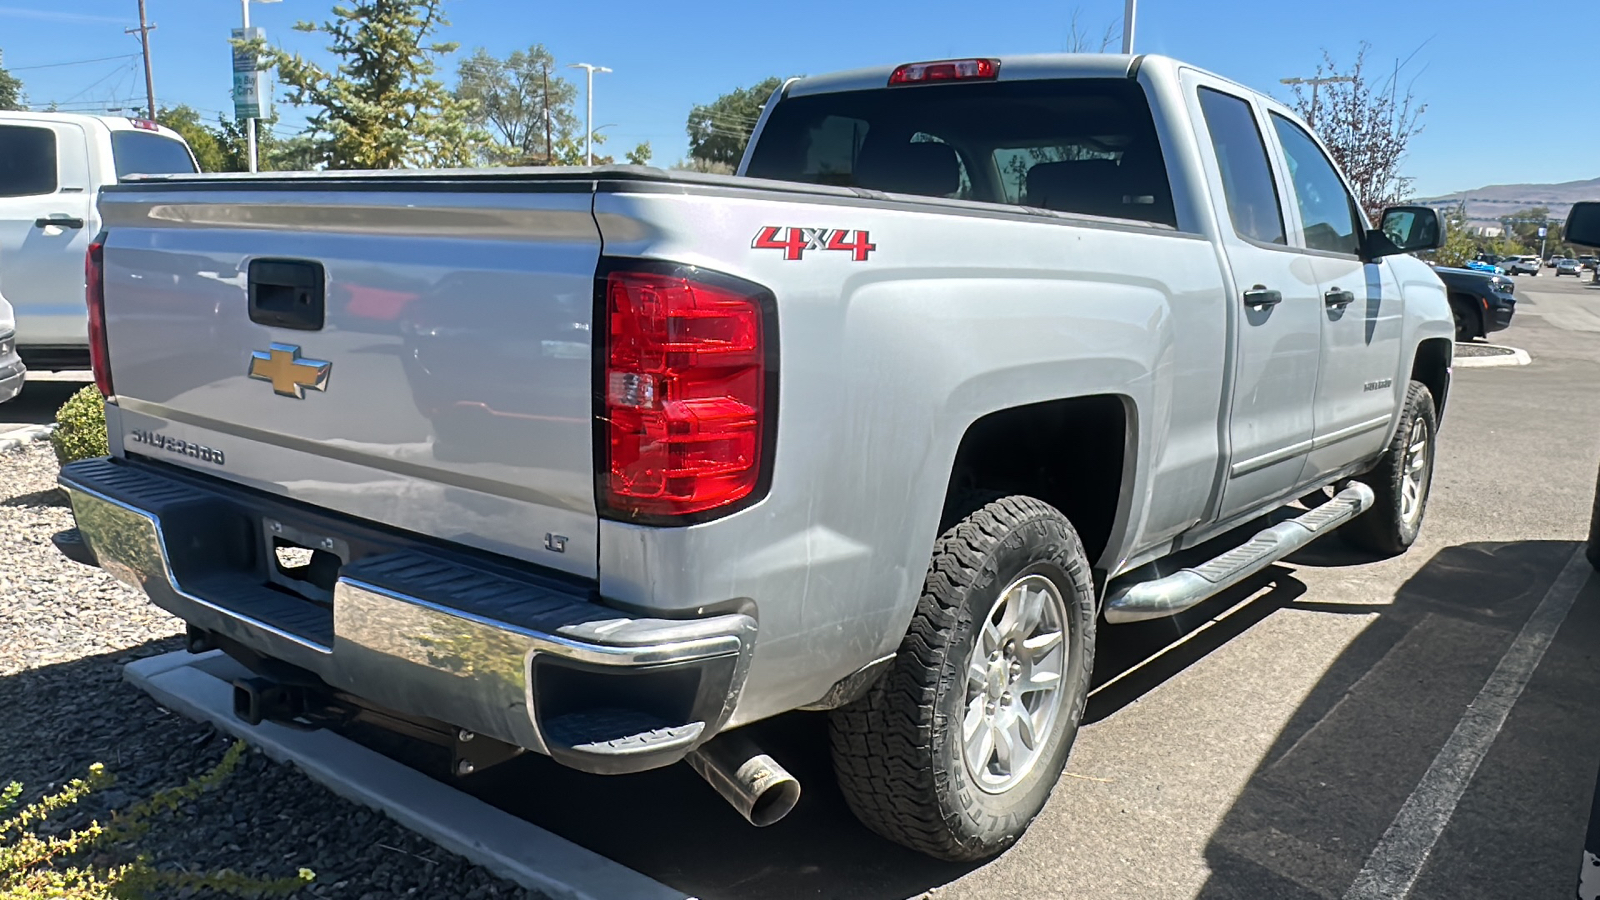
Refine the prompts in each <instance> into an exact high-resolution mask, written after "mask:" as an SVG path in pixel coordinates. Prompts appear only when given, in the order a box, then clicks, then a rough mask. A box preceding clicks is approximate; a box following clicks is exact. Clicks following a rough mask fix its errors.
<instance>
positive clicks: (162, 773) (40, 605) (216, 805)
mask: <svg viewBox="0 0 1600 900" xmlns="http://www.w3.org/2000/svg"><path fill="white" fill-rule="evenodd" d="M55 474H56V462H55V458H54V456H52V455H51V453H50V449H49V446H48V444H45V443H36V444H33V445H30V446H27V447H25V448H22V449H19V450H13V451H10V452H5V453H0V548H4V550H3V553H0V713H3V715H4V718H3V720H0V784H3V783H4V782H7V781H13V780H14V781H20V782H22V783H23V784H24V785H25V786H26V792H25V793H24V794H23V802H27V801H29V800H32V799H35V798H37V797H38V796H40V795H41V794H43V793H45V792H46V791H48V790H49V789H51V788H52V787H53V786H58V785H60V784H62V783H64V782H66V781H69V780H71V779H72V778H75V777H79V776H81V775H83V774H84V772H85V771H86V770H87V769H88V767H89V766H90V765H91V764H93V763H95V762H102V763H104V764H105V766H106V769H107V770H108V771H109V772H110V773H111V774H113V775H114V776H115V777H116V779H117V781H116V783H115V784H114V785H113V786H112V787H111V788H110V789H108V790H105V791H103V792H101V793H98V794H96V795H93V796H91V797H90V798H89V799H88V800H86V801H85V802H84V803H83V804H81V805H80V807H79V808H78V809H77V810H76V811H75V812H74V813H73V814H72V815H70V816H68V817H66V818H64V819H62V820H61V821H60V823H59V826H60V827H71V826H75V825H82V824H85V823H86V822H87V821H88V820H89V819H90V818H99V819H100V820H101V821H104V820H105V818H106V815H107V813H108V812H109V811H110V810H113V809H120V808H126V807H127V806H128V805H130V804H132V803H134V802H137V801H138V800H140V799H143V798H144V797H147V796H149V795H150V794H151V793H153V792H155V791H158V790H160V789H162V788H164V787H168V786H171V785H175V784H181V783H182V782H184V781H186V780H187V779H189V778H190V777H192V776H194V775H198V774H200V773H202V772H204V771H206V770H207V769H209V768H210V767H211V766H213V765H214V764H216V762H217V761H218V760H219V759H220V758H221V757H222V754H223V752H224V751H226V750H227V748H228V746H229V744H230V743H231V741H230V740H229V739H228V737H227V736H226V735H223V734H221V733H219V732H217V731H216V730H215V729H213V728H211V727H210V726H207V725H201V724H198V723H195V722H191V721H189V720H187V719H183V718H181V717H179V716H177V715H175V714H173V713H170V712H168V711H167V710H165V709H163V708H161V707H160V706H158V705H156V703H155V702H154V701H152V700H151V699H150V698H149V697H147V696H145V695H144V694H143V693H142V692H140V691H138V690H136V689H134V688H132V687H130V686H128V685H127V684H125V683H124V682H123V681H122V674H121V667H122V665H123V664H125V663H128V662H130V661H132V660H134V659H139V658H142V657H146V656H152V655H156V654H160V653H165V652H167V651H170V650H174V649H177V648H178V647H179V646H180V645H181V644H180V641H179V639H178V635H179V634H180V633H181V631H182V623H181V622H179V620H177V619H175V618H173V617H171V616H168V615H166V614H165V613H163V612H161V611H160V610H158V609H157V608H156V607H154V606H152V605H151V604H150V603H149V602H148V601H147V600H145V599H144V597H142V596H140V595H137V594H135V593H134V592H132V591H130V590H127V589H125V588H123V587H122V586H121V585H119V584H117V583H116V582H115V581H113V580H112V579H111V578H109V577H108V576H106V575H105V574H104V573H102V572H100V571H99V570H97V569H91V568H88V567H85V566H80V565H78V564H76V563H73V562H71V561H69V560H67V559H66V558H64V557H62V556H61V555H60V554H59V553H57V552H56V550H55V548H54V547H53V546H52V545H51V544H50V535H51V534H53V533H55V532H57V531H60V530H61V529H63V528H68V527H70V526H71V524H72V514H71V512H70V511H69V510H68V509H67V508H66V505H65V499H64V498H63V497H62V496H61V495H60V493H59V492H58V491H57V490H56V488H55ZM157 822H158V824H157V826H156V827H155V828H154V829H153V830H152V831H151V832H150V833H149V834H148V835H146V836H145V837H144V838H142V839H141V840H140V841H139V843H138V845H137V850H138V851H139V852H141V853H143V854H145V855H146V856H147V857H148V858H149V859H150V861H151V862H152V863H154V864H155V865H156V866H157V867H158V868H163V869H180V868H181V869H183V870H187V871H191V872H205V871H215V870H219V869H232V870H234V871H238V872H244V873H248V874H251V875H255V876H259V877H263V878H281V877H284V876H289V875H293V874H294V873H295V871H296V870H297V869H299V868H301V867H305V868H309V869H311V870H312V871H313V872H315V873H316V874H317V879H316V881H315V882H314V883H313V884H312V885H311V886H309V887H307V888H305V889H304V890H302V891H300V892H299V893H298V894H296V895H295V896H296V897H302V898H308V897H339V898H352V900H379V898H389V897H417V898H440V900H445V898H449V900H457V898H470V900H480V898H488V897H518V898H537V897H538V896H539V895H538V894H537V893H535V892H531V891H526V890H524V889H522V888H520V887H517V886H515V885H513V884H510V883H509V882H506V881H504V880H502V879H499V878H496V877H495V876H493V875H491V874H489V873H488V872H486V871H485V870H483V869H481V868H479V867H477V866H474V865H472V864H471V863H469V862H467V861H466V860H463V859H461V858H459V857H456V856H453V855H451V854H449V853H446V852H445V851H443V850H441V849H439V848H438V847H437V846H435V845H434V844H432V843H431V842H429V841H427V840H425V839H423V838H421V837H418V836H416V835H414V834H412V833H411V832H409V831H406V830H405V829H403V828H401V827H400V826H399V825H397V824H395V823H394V822H392V821H390V820H389V819H387V818H385V817H383V816H382V815H381V814H378V813H375V812H373V811H371V810H368V809H365V808H363V807H360V806H356V805H354V804H351V803H349V802H347V801H345V800H342V799H340V798H338V797H336V796H334V795H333V794H331V793H329V792H328V791H327V790H325V789H324V788H322V787H321V786H319V785H317V784H315V783H313V782H312V781H310V780H309V779H307V778H306V777H305V776H303V775H302V774H300V772H298V771H297V770H295V769H293V768H291V767H286V766H279V765H276V764H274V763H272V762H271V761H269V760H268V759H266V758H265V757H264V756H261V755H260V754H257V753H254V752H252V753H250V754H248V755H247V756H246V757H245V760H244V762H243V764H242V765H241V766H240V767H239V769H238V770H237V771H236V772H235V773H234V774H233V776H232V777H231V778H230V779H229V780H228V781H227V782H225V783H224V785H223V787H222V788H221V789H220V790H218V791H214V792H212V793H210V794H208V795H205V796H203V797H202V798H200V799H199V800H197V801H195V802H193V803H191V804H189V805H188V806H186V807H184V808H183V809H181V810H178V811H177V812H174V813H169V814H165V815H163V816H161V817H160V818H158V820H157ZM186 894H187V892H184V895H186Z"/></svg>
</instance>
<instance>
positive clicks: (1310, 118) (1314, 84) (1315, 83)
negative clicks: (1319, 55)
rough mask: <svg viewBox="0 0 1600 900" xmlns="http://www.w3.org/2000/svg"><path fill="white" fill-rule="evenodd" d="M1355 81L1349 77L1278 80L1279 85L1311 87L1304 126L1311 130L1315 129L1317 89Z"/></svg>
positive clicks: (1327, 76) (1335, 76) (1334, 76)
mask: <svg viewBox="0 0 1600 900" xmlns="http://www.w3.org/2000/svg"><path fill="white" fill-rule="evenodd" d="M1354 81H1355V77H1354V76H1351V75H1324V76H1322V77H1321V78H1280V79H1278V83H1279V84H1309V85H1311V111H1310V113H1309V114H1308V115H1307V116H1306V124H1307V125H1310V126H1311V127H1312V128H1315V127H1317V88H1319V87H1321V86H1322V85H1325V84H1350V83H1352V82H1354Z"/></svg>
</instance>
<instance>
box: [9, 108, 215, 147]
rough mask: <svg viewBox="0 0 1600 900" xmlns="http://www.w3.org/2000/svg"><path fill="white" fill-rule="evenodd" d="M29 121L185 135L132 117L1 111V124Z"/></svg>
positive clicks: (173, 136) (169, 135) (39, 111)
mask: <svg viewBox="0 0 1600 900" xmlns="http://www.w3.org/2000/svg"><path fill="white" fill-rule="evenodd" d="M18 120H28V121H34V122H37V121H40V120H48V121H56V122H66V123H70V124H73V125H80V126H94V125H98V126H100V127H103V128H105V129H106V130H107V131H148V132H152V133H155V134H160V135H163V136H165V137H169V138H173V139H174V140H180V141H181V140H183V135H181V134H178V133H177V132H176V131H173V130H172V129H171V128H168V127H166V126H164V125H158V124H156V123H155V122H152V121H150V120H149V119H141V118H137V117H130V116H97V115H90V114H88V113H68V112H50V111H47V110H37V111H30V110H0V123H4V122H10V121H18Z"/></svg>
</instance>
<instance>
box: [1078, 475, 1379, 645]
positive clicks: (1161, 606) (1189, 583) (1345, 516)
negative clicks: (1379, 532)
mask: <svg viewBox="0 0 1600 900" xmlns="http://www.w3.org/2000/svg"><path fill="white" fill-rule="evenodd" d="M1372 503H1373V496H1372V488H1369V487H1367V486H1366V485H1364V484H1362V483H1361V482H1359V481H1352V482H1350V483H1349V485H1348V486H1347V487H1346V488H1345V489H1344V490H1342V491H1340V492H1339V493H1338V494H1336V495H1335V496H1334V498H1333V499H1332V500H1329V501H1328V502H1327V503H1324V504H1322V505H1321V506H1319V507H1317V508H1316V509H1313V510H1310V511H1309V512H1306V513H1304V514H1302V515H1300V516H1297V517H1295V518H1293V519H1290V520H1288V521H1287V522H1279V523H1278V524H1276V525H1274V526H1272V527H1271V528H1268V529H1266V530H1264V531H1260V532H1257V533H1256V536H1255V537H1253V538H1251V539H1250V540H1248V541H1246V542H1245V543H1243V544H1241V545H1239V546H1238V547H1235V548H1233V549H1232V550H1229V551H1228V552H1227V553H1224V554H1222V555H1221V556H1219V557H1217V558H1216V559H1213V560H1211V561H1210V562H1207V563H1205V564H1203V565H1199V566H1194V567H1192V568H1188V569H1182V570H1180V571H1177V572H1174V573H1172V574H1171V575H1168V576H1166V577H1165V578H1157V579H1155V580H1154V581H1141V582H1139V583H1138V584H1132V585H1128V586H1127V587H1120V588H1113V589H1112V590H1111V593H1110V595H1109V596H1108V597H1107V598H1106V606H1105V608H1106V621H1107V622H1111V623H1113V624H1120V623H1123V622H1143V621H1144V620H1146V619H1159V618H1162V617H1164V616H1172V615H1177V614H1178V613H1181V612H1183V611H1184V610H1186V609H1188V608H1190V607H1191V606H1194V605H1195V604H1197V603H1199V602H1200V601H1202V600H1205V599H1206V598H1208V597H1211V596H1213V595H1215V594H1217V593H1220V592H1221V591H1223V590H1226V589H1227V588H1230V587H1232V586H1234V585H1236V584H1238V583H1239V582H1241V581H1243V580H1244V579H1246V578H1249V577H1250V576H1251V575H1254V574H1255V573H1257V572H1259V571H1261V570H1262V569H1265V568H1266V567H1267V566H1270V565H1272V564H1273V563H1275V562H1277V561H1278V560H1280V559H1283V558H1284V557H1285V556H1288V555H1289V554H1291V553H1293V552H1295V551H1296V550H1299V549H1300V548H1301V547H1304V546H1305V545H1307V544H1309V543H1311V542H1312V541H1314V540H1316V539H1317V538H1319V537H1321V536H1322V535H1323V534H1324V533H1326V532H1329V531H1332V530H1333V529H1335V528H1337V527H1339V526H1340V525H1343V524H1344V523H1346V522H1348V521H1350V520H1351V519H1353V518H1355V517H1356V516H1358V515H1360V514H1361V513H1364V512H1366V511H1367V510H1369V509H1371V508H1372Z"/></svg>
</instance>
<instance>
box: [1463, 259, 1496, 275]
mask: <svg viewBox="0 0 1600 900" xmlns="http://www.w3.org/2000/svg"><path fill="white" fill-rule="evenodd" d="M1461 265H1462V266H1463V267H1464V268H1468V269H1471V270H1473V271H1475V272H1490V273H1492V274H1495V275H1504V274H1506V270H1505V269H1502V268H1500V267H1499V266H1497V265H1495V264H1494V263H1491V262H1485V261H1483V260H1481V259H1469V260H1467V261H1466V262H1464V263H1462V264H1461Z"/></svg>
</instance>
